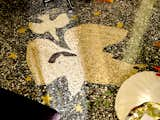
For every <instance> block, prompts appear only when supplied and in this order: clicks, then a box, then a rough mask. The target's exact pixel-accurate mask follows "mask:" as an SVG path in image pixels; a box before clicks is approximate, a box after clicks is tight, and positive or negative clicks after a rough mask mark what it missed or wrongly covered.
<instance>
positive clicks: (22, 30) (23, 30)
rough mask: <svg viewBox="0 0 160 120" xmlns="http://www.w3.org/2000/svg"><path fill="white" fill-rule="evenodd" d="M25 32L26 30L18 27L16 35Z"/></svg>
mask: <svg viewBox="0 0 160 120" xmlns="http://www.w3.org/2000/svg"><path fill="white" fill-rule="evenodd" d="M26 31H27V29H26V28H25V27H20V28H19V29H18V30H17V33H21V34H24V33H25V32H26Z"/></svg>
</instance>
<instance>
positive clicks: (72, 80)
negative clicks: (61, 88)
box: [27, 39, 84, 96]
mask: <svg viewBox="0 0 160 120" xmlns="http://www.w3.org/2000/svg"><path fill="white" fill-rule="evenodd" d="M73 43H74V42H72V43H71V46H73V45H72V44H73ZM68 45H69V46H70V44H68ZM64 51H65V52H64ZM57 53H60V54H57ZM27 63H28V66H29V68H30V69H31V71H32V73H33V76H34V77H35V81H36V83H37V84H39V85H42V84H50V83H52V81H53V80H56V79H57V78H59V77H63V76H65V77H66V78H67V80H68V88H69V91H70V92H71V94H72V95H73V96H74V95H75V94H76V93H77V92H79V91H80V89H81V86H82V84H83V82H84V73H83V69H82V65H81V62H80V59H79V55H78V53H77V52H75V51H74V50H68V49H64V48H61V47H59V46H57V45H56V44H55V43H53V42H52V41H50V40H47V39H35V40H33V41H31V42H30V43H29V44H28V47H27Z"/></svg>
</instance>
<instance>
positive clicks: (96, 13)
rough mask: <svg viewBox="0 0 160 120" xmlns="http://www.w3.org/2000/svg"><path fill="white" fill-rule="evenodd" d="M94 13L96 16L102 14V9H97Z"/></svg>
mask: <svg viewBox="0 0 160 120" xmlns="http://www.w3.org/2000/svg"><path fill="white" fill-rule="evenodd" d="M93 15H94V16H100V15H101V11H95V12H94V13H93Z"/></svg>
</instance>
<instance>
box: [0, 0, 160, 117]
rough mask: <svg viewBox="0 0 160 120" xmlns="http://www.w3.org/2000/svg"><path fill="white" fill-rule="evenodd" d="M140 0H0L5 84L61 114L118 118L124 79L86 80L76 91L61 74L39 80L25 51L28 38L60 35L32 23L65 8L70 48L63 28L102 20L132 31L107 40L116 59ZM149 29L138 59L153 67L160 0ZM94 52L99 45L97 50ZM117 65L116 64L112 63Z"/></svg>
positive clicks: (0, 73) (0, 71)
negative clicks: (44, 81)
mask: <svg viewBox="0 0 160 120" xmlns="http://www.w3.org/2000/svg"><path fill="white" fill-rule="evenodd" d="M140 4H141V0H114V2H113V3H107V2H98V3H97V2H94V1H91V2H85V1H80V0H79V1H78V0H75V1H73V5H74V9H73V10H72V11H68V6H67V3H66V1H65V0H61V1H60V0H55V1H51V2H48V3H47V4H46V5H44V3H43V1H42V0H30V1H28V0H23V1H21V0H8V1H6V0H1V1H0V49H1V51H0V53H1V54H0V87H2V88H5V89H9V90H11V91H14V92H15V93H17V94H21V95H23V96H25V97H28V98H30V99H33V100H37V101H38V102H40V103H42V104H45V105H48V106H50V107H51V108H55V109H56V110H57V111H58V112H60V115H61V120H118V118H117V116H116V113H115V109H114V104H115V97H116V93H117V91H118V89H119V87H120V86H119V85H111V84H106V85H104V84H103V85H102V84H96V83H90V82H87V81H85V82H84V83H83V85H82V88H81V91H80V92H78V93H77V94H76V95H75V96H74V97H72V98H71V97H70V96H71V92H70V91H69V90H68V81H67V79H66V78H65V77H63V76H62V77H59V78H57V79H56V80H54V81H53V82H52V83H50V84H49V85H37V84H36V83H35V80H34V78H33V76H32V73H31V71H30V69H29V67H28V65H27V61H26V51H27V44H28V41H31V40H34V39H36V38H43V39H44V38H45V39H49V40H51V41H55V39H54V38H53V36H52V35H51V34H50V33H49V32H45V33H44V34H37V33H33V32H32V30H30V29H29V27H28V24H29V23H30V22H37V23H40V22H42V21H40V20H38V19H37V16H38V15H42V14H45V13H49V14H50V19H51V20H54V19H55V18H56V17H57V16H58V15H60V14H62V13H66V14H67V15H68V17H69V19H70V22H69V24H67V25H66V26H65V27H63V28H60V29H58V30H57V36H58V37H59V38H60V42H59V43H58V44H59V45H60V46H62V47H64V48H67V45H66V44H65V42H64V32H65V31H67V30H68V29H70V28H72V27H75V26H78V25H80V24H91V23H92V24H100V25H106V26H114V27H120V28H123V29H125V30H127V31H128V35H127V37H126V38H125V39H124V40H123V41H121V42H120V43H118V44H113V45H109V46H105V47H104V48H103V50H104V52H106V53H111V54H112V55H113V58H114V59H116V60H122V59H123V52H124V49H125V48H126V41H127V39H129V38H130V33H131V31H132V27H133V24H134V19H135V17H136V16H135V14H136V12H137V10H138V8H139V6H140ZM149 20H150V22H149V25H148V27H147V30H146V32H145V33H144V35H143V41H144V42H143V43H142V45H141V47H142V51H141V53H140V55H139V57H138V59H137V60H136V61H135V63H136V64H144V65H145V66H146V67H142V68H139V67H137V66H134V68H135V69H136V70H137V69H138V71H144V70H152V71H154V69H153V67H154V66H159V65H160V64H159V61H160V55H159V51H160V49H159V48H160V45H159V46H158V44H156V43H155V41H158V40H160V1H159V0H157V1H156V2H155V5H154V7H153V14H152V16H151V17H150V19H149ZM93 52H94V51H93ZM113 69H115V68H113Z"/></svg>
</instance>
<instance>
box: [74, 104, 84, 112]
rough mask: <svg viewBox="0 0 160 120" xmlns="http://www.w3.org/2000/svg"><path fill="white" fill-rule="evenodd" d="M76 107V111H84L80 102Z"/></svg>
mask: <svg viewBox="0 0 160 120" xmlns="http://www.w3.org/2000/svg"><path fill="white" fill-rule="evenodd" d="M75 109H76V112H80V113H82V111H83V109H82V106H81V105H80V104H77V105H76V106H75Z"/></svg>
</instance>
